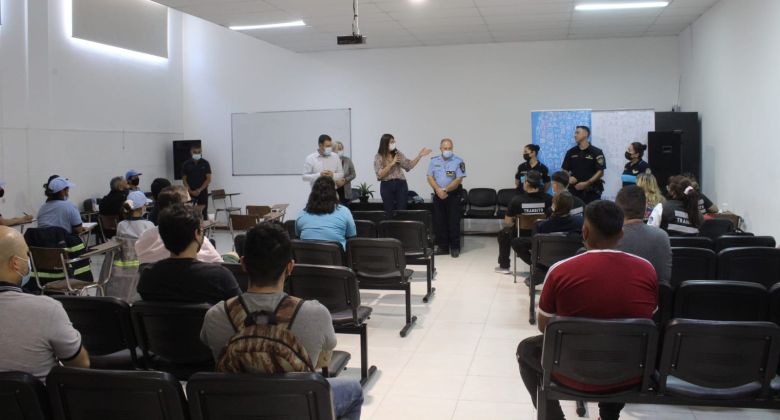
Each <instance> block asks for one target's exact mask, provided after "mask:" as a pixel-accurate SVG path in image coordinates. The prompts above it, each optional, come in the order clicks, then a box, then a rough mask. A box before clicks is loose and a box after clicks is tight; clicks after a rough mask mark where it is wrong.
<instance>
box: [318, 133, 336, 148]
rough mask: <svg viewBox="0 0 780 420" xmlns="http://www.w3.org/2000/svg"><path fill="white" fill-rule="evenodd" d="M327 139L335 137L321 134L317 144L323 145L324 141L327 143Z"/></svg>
mask: <svg viewBox="0 0 780 420" xmlns="http://www.w3.org/2000/svg"><path fill="white" fill-rule="evenodd" d="M326 141H333V139H331V138H330V136H329V135H327V134H320V138H318V139H317V144H319V145H322V143H325V142H326Z"/></svg>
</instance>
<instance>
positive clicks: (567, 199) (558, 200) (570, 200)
mask: <svg viewBox="0 0 780 420" xmlns="http://www.w3.org/2000/svg"><path fill="white" fill-rule="evenodd" d="M552 203H553V206H555V212H553V215H555V216H557V217H564V216H567V215H569V213H571V208H572V207H574V196H573V195H571V193H570V192H568V191H561V192H559V193H558V194H555V196H554V197H553V201H552Z"/></svg>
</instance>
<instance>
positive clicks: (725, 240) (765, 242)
mask: <svg viewBox="0 0 780 420" xmlns="http://www.w3.org/2000/svg"><path fill="white" fill-rule="evenodd" d="M776 245H777V244H776V243H775V238H774V237H772V236H745V235H724V236H721V237H719V238H718V239H716V240H715V252H720V251H723V250H724V249H726V248H741V247H746V246H763V247H769V248H774V247H775V246H776Z"/></svg>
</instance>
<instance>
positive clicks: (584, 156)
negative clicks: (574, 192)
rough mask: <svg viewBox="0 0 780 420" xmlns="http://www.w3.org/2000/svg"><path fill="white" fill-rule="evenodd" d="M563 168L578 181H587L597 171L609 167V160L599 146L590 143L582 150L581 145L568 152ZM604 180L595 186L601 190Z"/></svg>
mask: <svg viewBox="0 0 780 420" xmlns="http://www.w3.org/2000/svg"><path fill="white" fill-rule="evenodd" d="M561 168H562V169H563V170H564V171H568V172H569V173H570V174H571V175H572V176H573V177H575V178H577V182H585V181H587V180H589V179H591V178H593V175H596V172H598V171H603V170H605V169H607V161H606V160H605V159H604V152H602V151H601V149H599V148H598V147H595V146H593V145H589V146H588V147H587V148H586V149H585V150H580V148H579V146H574V147H572V148H571V149H569V151H568V152H566V157H564V158H563V164H562V165H561ZM603 182H604V180H601V179H600V180H599V181H598V182H597V183H596V184H595V185H593V187H594V188H597V189H599V190H600V189H601V185H602V184H603ZM572 187H574V186H573V185H572Z"/></svg>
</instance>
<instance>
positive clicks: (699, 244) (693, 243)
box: [669, 236, 713, 249]
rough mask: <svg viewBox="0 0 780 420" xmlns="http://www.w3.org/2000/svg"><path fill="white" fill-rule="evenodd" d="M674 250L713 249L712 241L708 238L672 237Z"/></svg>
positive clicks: (670, 239)
mask: <svg viewBox="0 0 780 420" xmlns="http://www.w3.org/2000/svg"><path fill="white" fill-rule="evenodd" d="M669 244H670V245H671V247H672V248H704V249H713V243H712V239H710V238H708V237H706V236H670V237H669Z"/></svg>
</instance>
